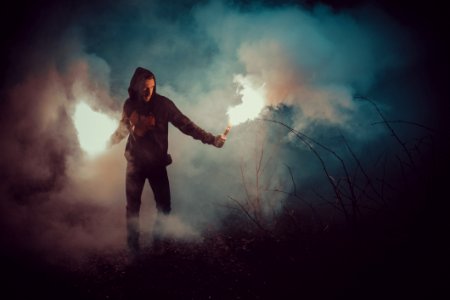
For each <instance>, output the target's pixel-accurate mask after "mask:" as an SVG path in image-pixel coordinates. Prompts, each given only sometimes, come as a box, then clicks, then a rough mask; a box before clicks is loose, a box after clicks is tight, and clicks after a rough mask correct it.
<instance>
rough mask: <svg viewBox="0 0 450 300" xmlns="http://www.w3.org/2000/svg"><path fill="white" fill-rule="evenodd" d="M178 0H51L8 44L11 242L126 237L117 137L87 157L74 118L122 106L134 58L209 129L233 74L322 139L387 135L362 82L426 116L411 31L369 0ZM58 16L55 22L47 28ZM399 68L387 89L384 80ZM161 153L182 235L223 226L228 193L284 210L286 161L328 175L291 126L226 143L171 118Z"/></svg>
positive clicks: (267, 127) (312, 174)
mask: <svg viewBox="0 0 450 300" xmlns="http://www.w3.org/2000/svg"><path fill="white" fill-rule="evenodd" d="M183 3H184V2H183V1H180V2H177V1H175V2H174V3H173V4H170V5H169V4H161V3H159V2H157V1H131V2H130V1H116V2H115V4H110V5H108V6H104V5H102V4H100V3H92V4H91V5H89V6H87V5H82V4H80V5H79V6H78V7H76V8H75V9H74V8H73V7H69V6H67V7H65V6H64V5H61V6H58V7H59V9H55V10H49V11H48V15H47V16H46V21H45V22H44V23H43V25H42V27H41V28H39V27H38V28H36V34H35V35H34V38H33V39H32V40H31V42H30V45H28V47H25V48H24V50H23V51H22V52H19V53H17V54H16V55H15V56H14V57H18V58H20V59H21V60H22V62H21V63H20V64H18V65H17V68H14V69H13V70H12V71H13V72H14V75H15V76H14V78H15V79H16V80H15V81H12V82H9V84H8V85H5V87H4V89H3V94H4V95H5V96H4V99H2V100H3V103H2V108H3V111H4V112H5V111H7V112H8V113H7V114H6V115H4V116H3V117H2V119H1V123H2V124H1V125H2V128H4V130H3V131H2V139H1V145H0V146H1V148H2V160H1V166H0V169H1V170H2V171H1V172H2V178H3V180H2V183H1V186H0V188H1V193H2V195H3V197H2V202H1V213H2V216H1V219H2V221H1V222H2V228H3V230H4V240H5V242H14V243H15V244H18V245H21V246H24V247H31V248H32V249H34V250H36V251H38V252H39V253H44V254H46V255H48V256H49V257H50V256H54V254H55V253H56V254H59V255H69V256H75V257H78V256H83V255H85V254H89V253H91V252H95V251H106V250H108V251H110V250H114V249H121V248H123V247H124V246H125V184H124V183H125V166H126V162H125V158H124V157H123V151H124V145H125V141H123V142H121V143H120V144H119V145H118V146H115V147H113V148H112V149H109V150H107V151H106V152H104V153H103V154H102V155H100V156H98V157H96V158H89V157H88V156H86V155H85V154H84V153H83V151H82V149H81V148H80V145H79V142H78V139H77V132H76V130H75V127H74V124H73V120H72V116H73V114H74V111H75V105H76V104H77V103H78V102H79V101H85V102H86V103H88V104H89V105H90V106H91V107H92V108H93V109H94V110H97V111H99V112H102V113H105V114H107V115H110V116H112V117H114V118H116V119H118V118H119V116H120V113H121V107H122V104H123V102H124V100H125V99H126V97H127V88H128V83H129V80H130V78H131V76H132V74H133V71H134V69H135V68H136V67H137V66H142V67H146V68H149V69H150V70H152V71H153V72H154V73H155V74H156V81H157V91H158V93H160V94H162V95H164V96H167V97H169V98H171V99H172V100H173V101H174V102H175V103H176V105H177V106H178V107H179V108H180V110H181V111H182V112H183V113H185V114H186V115H187V116H189V117H190V118H191V119H192V120H193V121H194V122H195V123H196V124H198V125H199V126H200V127H202V128H204V129H206V130H207V131H210V132H212V133H214V134H220V133H221V132H223V130H224V128H225V127H226V124H227V115H226V112H227V109H228V108H229V107H231V106H234V105H237V104H239V103H240V96H239V93H237V92H236V89H237V86H236V83H235V82H233V78H234V77H235V76H236V75H238V74H240V76H243V77H245V78H246V79H247V80H250V81H251V82H253V83H254V84H255V85H256V86H260V85H262V84H265V89H266V91H267V99H266V101H267V102H266V106H267V108H268V109H265V110H264V113H263V114H262V115H261V116H262V117H265V118H269V119H277V120H281V121H283V122H285V123H286V124H288V125H289V126H291V127H292V128H294V129H296V130H300V131H302V132H305V133H307V134H308V135H309V136H313V137H314V138H316V139H318V140H320V141H325V143H327V145H331V146H339V147H343V145H342V143H340V142H338V141H337V136H339V135H340V134H343V135H345V136H346V137H347V139H348V140H349V141H350V142H351V143H352V145H353V147H354V149H355V151H362V150H363V149H366V147H367V145H368V144H370V145H378V144H379V143H381V142H382V139H383V138H384V137H385V134H386V131H384V130H383V129H382V128H380V127H373V126H371V125H370V124H371V123H372V122H375V121H378V116H377V115H376V113H375V112H374V110H373V107H372V106H370V105H369V104H367V103H366V102H363V101H356V100H354V95H357V94H362V95H367V96H369V97H374V98H376V99H379V100H378V101H379V105H380V107H382V108H383V109H384V110H385V111H386V112H388V113H390V114H394V115H395V113H396V112H399V109H400V107H401V106H398V105H402V104H404V102H403V101H397V100H396V99H397V98H398V96H399V95H401V99H404V98H405V97H408V101H409V104H408V108H407V110H404V111H402V116H403V117H405V118H409V117H414V118H419V119H420V120H428V119H429V116H422V115H421V113H420V112H423V111H429V110H427V109H425V110H424V107H422V106H421V105H423V103H421V102H420V101H419V99H420V97H421V95H422V94H423V92H422V91H421V90H420V87H418V86H411V85H409V83H410V82H411V80H412V79H411V77H409V75H408V76H406V75H407V72H408V70H409V69H408V68H410V67H411V65H414V63H415V62H416V58H417V57H418V56H420V51H419V50H414V49H415V40H414V37H413V36H412V35H410V34H409V33H408V31H407V30H406V29H405V28H402V27H401V26H400V25H398V24H396V22H395V20H392V19H390V18H389V17H388V16H387V15H386V14H384V13H383V12H382V11H381V10H379V9H377V8H375V7H372V6H362V7H358V8H353V9H351V10H350V9H349V10H341V11H336V10H332V9H331V8H329V7H327V6H325V5H316V6H314V7H309V8H305V7H302V6H298V5H283V6H265V5H262V4H256V5H252V6H246V7H244V6H239V5H238V4H229V3H228V2H225V1H203V2H198V3H196V2H190V4H189V5H186V4H183ZM99 11H101V13H99ZM66 16H67V19H66V21H65V22H62V23H60V21H61V19H65V17H66ZM68 16H70V17H68ZM57 24H63V26H59V28H58V30H53V29H52V30H51V29H50V28H54V27H55V26H57ZM402 74H403V75H405V77H402V78H403V79H404V80H403V81H402V82H398V85H397V86H393V85H384V84H383V83H385V82H389V80H391V79H392V80H396V79H398V78H400V77H401V75H402ZM405 86H408V88H407V90H406V91H405ZM93 126H95V125H93ZM169 152H170V153H171V155H172V157H173V160H174V163H173V164H172V165H171V166H169V167H168V172H169V178H170V183H171V190H172V203H173V204H172V206H173V217H171V219H170V220H168V221H167V222H168V223H169V224H170V223H171V224H172V225H173V226H170V225H169V226H168V228H170V230H171V231H170V233H169V234H170V235H171V236H173V237H176V238H180V237H192V238H198V237H199V236H200V235H201V232H202V230H205V229H206V228H210V227H214V226H217V225H218V224H220V218H221V216H223V215H224V214H225V213H226V211H227V209H226V206H227V205H229V204H230V197H231V198H233V199H236V200H242V201H244V200H245V199H246V198H247V197H248V196H249V197H252V196H253V197H255V196H256V195H259V197H261V198H262V199H263V200H264V201H263V208H262V209H263V211H264V210H267V211H270V210H277V209H279V208H280V207H282V205H283V200H284V198H285V195H283V194H282V193H276V192H270V191H271V190H274V189H279V190H284V191H289V190H290V189H291V187H292V182H291V179H290V176H289V174H288V173H287V169H286V167H285V165H289V166H292V170H293V175H294V178H295V180H296V181H297V184H298V185H299V186H300V187H302V188H304V187H307V186H313V185H316V186H317V184H318V183H319V181H317V180H319V179H318V178H319V177H320V176H321V174H322V173H321V170H320V166H319V165H318V164H316V163H315V162H312V161H311V156H307V154H306V152H307V151H306V150H305V147H304V146H302V145H301V144H300V143H299V142H298V141H297V140H296V139H295V137H293V136H292V135H289V134H288V132H287V131H286V130H285V129H283V128H281V127H277V126H276V125H273V124H269V123H266V122H263V121H261V120H257V121H253V122H248V123H244V124H242V125H239V126H237V127H235V128H233V129H232V130H231V132H230V134H229V136H228V141H227V143H226V145H225V147H224V148H223V149H216V148H214V147H210V146H205V145H203V144H201V143H199V142H198V141H194V140H192V139H191V138H190V137H186V136H184V135H183V134H182V133H180V132H179V131H178V130H177V129H175V128H174V127H171V129H170V132H169ZM373 156H375V153H374V154H373ZM371 157H372V156H370V155H368V159H369V158H371ZM258 166H260V173H255V169H257V168H258ZM256 174H258V175H256ZM258 176H260V178H259V179H258V181H256V177H258ZM263 190H264V191H265V192H264V195H262V194H261V193H262V192H261V191H263ZM260 194H261V195H260ZM155 214H156V212H155V206H154V203H153V196H152V193H151V191H150V189H149V187H148V186H146V187H145V189H144V194H143V197H142V213H141V227H142V228H143V230H144V232H147V233H148V234H150V232H151V229H152V226H153V222H154V217H155Z"/></svg>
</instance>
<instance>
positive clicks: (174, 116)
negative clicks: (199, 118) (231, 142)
mask: <svg viewBox="0 0 450 300" xmlns="http://www.w3.org/2000/svg"><path fill="white" fill-rule="evenodd" d="M169 121H170V122H171V123H172V124H173V125H174V126H175V127H177V128H178V129H179V130H180V131H181V132H183V133H184V134H186V135H190V136H191V137H193V138H194V139H196V140H200V141H202V143H204V144H213V143H214V139H215V136H214V135H212V134H211V133H209V132H207V131H205V130H203V129H201V128H200V127H198V126H197V125H196V124H195V123H194V122H192V121H191V120H190V119H189V118H188V117H186V116H185V115H184V114H183V113H182V112H181V111H180V110H179V109H178V108H177V107H176V106H175V104H174V103H173V102H172V101H170V102H169Z"/></svg>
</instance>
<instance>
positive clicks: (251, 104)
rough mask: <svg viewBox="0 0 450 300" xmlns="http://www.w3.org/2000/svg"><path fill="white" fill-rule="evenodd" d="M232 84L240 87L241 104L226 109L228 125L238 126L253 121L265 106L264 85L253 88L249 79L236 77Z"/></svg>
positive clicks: (240, 76)
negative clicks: (234, 83) (235, 83)
mask: <svg viewBox="0 0 450 300" xmlns="http://www.w3.org/2000/svg"><path fill="white" fill-rule="evenodd" d="M234 82H237V83H238V84H239V86H240V90H239V94H240V95H241V96H242V98H241V100H242V103H241V104H238V105H236V106H234V107H230V108H228V111H227V115H228V117H229V123H230V125H238V124H241V123H244V122H246V121H250V120H253V119H255V118H256V117H257V116H258V115H259V114H260V113H261V111H262V110H263V108H264V106H265V97H266V90H265V85H262V86H260V87H255V86H254V85H253V83H252V82H251V81H250V80H249V78H247V77H244V76H242V75H236V76H235V77H234Z"/></svg>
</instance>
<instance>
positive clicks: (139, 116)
mask: <svg viewBox="0 0 450 300" xmlns="http://www.w3.org/2000/svg"><path fill="white" fill-rule="evenodd" d="M149 75H152V76H153V74H152V73H151V72H150V71H149V70H146V69H144V68H137V69H136V71H135V73H134V75H133V77H132V79H131V82H130V87H129V89H128V93H129V95H130V97H129V98H128V99H127V100H126V101H125V103H124V105H123V112H122V119H121V121H120V125H119V128H118V129H117V130H116V131H115V133H114V134H113V136H112V143H118V142H120V141H121V140H122V139H123V138H124V137H126V136H127V135H128V134H129V136H128V141H127V145H126V148H125V157H126V158H127V160H129V161H135V162H138V163H142V164H148V165H167V164H169V163H170V161H169V158H168V153H167V149H168V125H169V122H170V123H172V124H173V125H174V126H175V127H177V128H178V129H179V130H180V131H181V132H183V133H184V134H187V135H190V136H191V137H193V138H194V139H197V140H200V141H202V142H203V143H205V144H213V143H214V139H215V136H214V135H212V134H211V133H209V132H206V131H204V130H203V129H201V128H200V127H198V126H197V125H195V124H194V123H193V122H192V121H191V120H190V119H189V118H188V117H186V116H185V115H183V113H181V112H180V110H179V109H178V108H177V107H176V106H175V104H174V103H173V102H172V100H170V99H168V98H166V97H164V96H161V95H159V94H157V93H156V86H155V89H154V91H153V95H152V98H151V99H150V101H149V102H145V101H143V100H139V97H138V90H137V89H138V87H139V82H140V81H142V80H144V79H145V78H146V77H148V76H149ZM153 77H154V76H153ZM155 81H156V80H155ZM136 122H138V123H136ZM135 124H138V125H139V124H141V125H142V126H144V127H145V130H144V132H145V133H140V134H136V132H137V131H136V130H134V128H133V126H134V125H135Z"/></svg>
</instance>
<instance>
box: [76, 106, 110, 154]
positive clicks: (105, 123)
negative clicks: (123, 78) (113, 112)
mask: <svg viewBox="0 0 450 300" xmlns="http://www.w3.org/2000/svg"><path fill="white" fill-rule="evenodd" d="M73 122H74V125H75V128H76V129H77V133H78V141H79V142H80V146H81V148H82V149H83V150H84V151H86V152H87V153H88V154H89V155H91V156H95V155H98V154H100V153H101V152H102V151H104V150H105V149H106V145H107V142H108V140H109V138H110V136H111V134H112V133H113V132H114V130H115V129H116V128H117V126H118V122H117V121H115V120H113V119H112V118H110V117H109V116H107V115H105V114H102V113H99V112H96V111H94V110H92V108H91V107H89V105H87V104H86V103H84V102H80V103H78V105H77V106H76V108H75V113H74V115H73Z"/></svg>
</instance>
